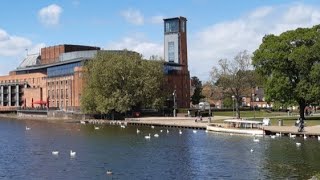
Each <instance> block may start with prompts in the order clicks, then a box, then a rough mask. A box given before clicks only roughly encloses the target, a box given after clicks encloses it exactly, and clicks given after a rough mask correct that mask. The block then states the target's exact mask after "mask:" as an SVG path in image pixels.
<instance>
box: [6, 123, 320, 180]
mask: <svg viewBox="0 0 320 180" xmlns="http://www.w3.org/2000/svg"><path fill="white" fill-rule="evenodd" d="M26 126H27V127H29V128H30V130H26ZM137 128H139V129H140V130H141V132H140V133H139V134H137V132H136V129H137ZM161 129H163V132H160V130H161ZM168 130H169V133H167V132H166V129H164V128H159V127H156V128H155V129H151V128H150V127H134V126H131V127H130V126H129V127H126V128H120V126H107V125H101V126H100V129H99V130H95V129H94V127H93V125H81V124H77V123H61V122H59V123H57V122H48V121H36V120H6V119H4V118H2V119H1V120H0V161H1V163H0V179H184V180H187V179H287V178H288V179H308V178H311V177H312V176H313V175H314V174H316V173H319V172H320V142H319V141H318V140H316V138H313V139H311V138H310V139H307V140H304V139H303V138H302V137H301V138H300V137H299V138H296V139H290V138H288V137H281V138H276V139H271V138H270V137H261V138H259V140H260V141H259V142H254V141H253V137H251V136H236V135H233V136H231V135H229V134H217V133H210V132H209V133H206V132H205V131H201V130H198V131H197V133H194V132H193V131H192V130H190V129H182V134H181V135H180V134H179V130H178V129H174V128H169V129H168ZM149 133H150V134H151V138H150V139H145V137H144V136H145V135H148V134H149ZM155 133H157V134H158V135H159V137H158V138H156V137H154V136H153V135H154V134H155ZM296 142H300V143H301V146H300V147H297V146H296ZM251 149H252V150H253V152H251V151H250V150H251ZM70 150H73V151H76V156H75V157H70ZM52 151H59V154H58V155H52ZM107 170H110V171H112V175H108V174H107V173H106V172H107Z"/></svg>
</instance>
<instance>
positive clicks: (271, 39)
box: [253, 25, 320, 119]
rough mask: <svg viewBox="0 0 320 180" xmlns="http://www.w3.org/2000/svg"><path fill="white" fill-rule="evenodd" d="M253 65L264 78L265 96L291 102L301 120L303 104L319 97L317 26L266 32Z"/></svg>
mask: <svg viewBox="0 0 320 180" xmlns="http://www.w3.org/2000/svg"><path fill="white" fill-rule="evenodd" d="M253 65H254V67H255V68H256V70H257V71H258V72H259V73H260V74H261V75H262V76H264V77H265V78H266V81H265V86H264V88H265V93H266V99H267V100H269V101H279V102H292V101H295V102H296V103H298V104H299V108H300V110H299V111H300V117H301V118H302V119H305V117H304V109H305V107H306V106H307V105H309V104H310V103H313V102H315V101H317V100H318V99H319V97H320V25H317V26H314V27H312V28H298V29H296V30H291V31H287V32H284V33H282V34H280V35H279V36H276V35H272V34H271V35H266V36H265V37H264V38H263V42H262V44H261V45H260V47H259V49H257V50H256V51H255V52H254V56H253Z"/></svg>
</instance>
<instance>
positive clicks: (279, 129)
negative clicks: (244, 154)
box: [264, 126, 320, 137]
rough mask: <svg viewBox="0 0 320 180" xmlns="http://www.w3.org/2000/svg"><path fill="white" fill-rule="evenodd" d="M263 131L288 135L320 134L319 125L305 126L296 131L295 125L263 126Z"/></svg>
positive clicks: (270, 133) (311, 135)
mask: <svg viewBox="0 0 320 180" xmlns="http://www.w3.org/2000/svg"><path fill="white" fill-rule="evenodd" d="M264 131H265V133H266V135H274V134H276V133H281V134H283V135H286V136H289V134H290V133H291V134H292V135H297V136H303V135H306V136H309V137H313V136H320V126H307V127H305V128H304V131H303V132H298V128H297V127H295V126H265V127H264Z"/></svg>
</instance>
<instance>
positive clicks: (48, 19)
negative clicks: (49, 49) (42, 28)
mask: <svg viewBox="0 0 320 180" xmlns="http://www.w3.org/2000/svg"><path fill="white" fill-rule="evenodd" d="M61 13H62V8H61V7H60V6H58V5H56V4H51V5H49V6H47V7H44V8H42V9H40V11H39V12H38V17H39V20H40V22H41V23H42V24H44V25H46V26H55V25H58V24H59V21H60V15H61Z"/></svg>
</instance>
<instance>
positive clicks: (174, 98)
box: [172, 90, 176, 117]
mask: <svg viewBox="0 0 320 180" xmlns="http://www.w3.org/2000/svg"><path fill="white" fill-rule="evenodd" d="M172 95H173V117H176V90H174V91H173V93H172Z"/></svg>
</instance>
